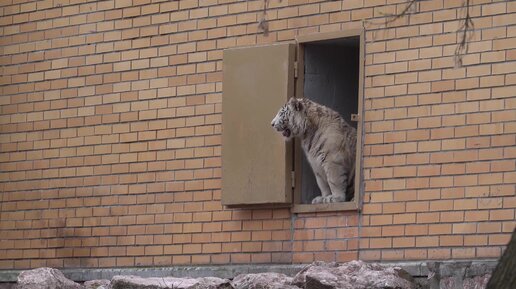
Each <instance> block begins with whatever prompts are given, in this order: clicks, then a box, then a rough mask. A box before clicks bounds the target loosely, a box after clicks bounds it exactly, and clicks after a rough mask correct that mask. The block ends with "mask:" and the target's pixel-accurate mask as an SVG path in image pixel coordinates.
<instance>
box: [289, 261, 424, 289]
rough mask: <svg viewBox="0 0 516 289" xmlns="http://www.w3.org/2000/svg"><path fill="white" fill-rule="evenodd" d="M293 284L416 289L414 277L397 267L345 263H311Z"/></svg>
mask: <svg viewBox="0 0 516 289" xmlns="http://www.w3.org/2000/svg"><path fill="white" fill-rule="evenodd" d="M292 283H293V284H294V285H296V286H299V287H302V288H305V289H391V288H397V289H415V288H416V284H415V282H414V280H413V278H412V277H411V276H410V275H409V274H408V273H407V272H406V271H404V270H403V269H401V268H399V267H386V266H381V265H379V264H374V263H365V262H362V261H351V262H348V263H344V264H337V263H324V262H314V263H312V264H311V265H309V266H307V267H306V268H305V269H303V270H301V272H299V273H298V274H297V275H296V276H295V277H294V279H293V281H292Z"/></svg>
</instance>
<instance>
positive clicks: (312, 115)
mask: <svg viewBox="0 0 516 289" xmlns="http://www.w3.org/2000/svg"><path fill="white" fill-rule="evenodd" d="M271 125H272V127H273V128H275V129H276V130H277V131H278V132H280V133H281V134H282V135H283V137H284V138H285V141H289V140H290V139H292V138H294V137H297V138H300V139H301V146H302V148H303V151H304V153H305V155H306V157H307V159H308V162H309V163H310V166H311V167H312V170H313V172H314V174H315V178H316V181H317V185H318V186H319V188H320V189H321V193H322V196H317V197H315V198H314V199H313V200H312V204H317V203H335V202H344V201H349V200H351V199H353V197H354V179H355V151H356V150H355V148H356V138H357V132H356V129H355V128H353V127H352V126H350V125H349V124H348V123H347V122H346V121H345V120H344V119H343V118H342V117H341V116H340V115H339V113H337V112H336V111H334V110H332V109H331V108H328V107H326V106H324V105H321V104H318V103H316V102H314V101H311V100H309V99H306V98H302V99H296V98H291V99H289V100H288V101H287V103H286V104H285V105H283V107H282V108H281V109H280V110H279V111H278V114H277V115H276V116H275V117H274V119H273V120H272V123H271Z"/></svg>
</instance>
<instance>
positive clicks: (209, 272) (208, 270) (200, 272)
mask: <svg viewBox="0 0 516 289" xmlns="http://www.w3.org/2000/svg"><path fill="white" fill-rule="evenodd" d="M497 262H498V260H493V259H490V260H472V261H424V262H388V263H386V262H384V263H381V264H384V265H395V266H400V267H402V268H403V269H405V270H406V271H407V272H408V273H409V274H410V275H412V276H414V277H426V276H428V274H429V272H435V271H436V270H438V272H436V273H439V275H440V276H441V277H447V276H454V275H456V274H457V272H458V271H459V272H466V275H467V276H476V275H481V274H484V273H486V272H491V271H493V269H494V267H495V266H496V264H497ZM305 266H306V264H272V265H267V264H257V265H220V266H176V267H144V268H143V267H134V268H103V269H91V268H85V269H81V268H74V269H62V270H61V271H62V272H63V274H64V275H65V276H66V277H67V278H69V279H71V280H73V281H77V282H83V281H88V280H95V279H111V278H112V277H113V276H115V275H136V276H140V277H166V276H174V277H192V278H197V277H208V276H214V277H219V278H233V277H235V276H237V275H239V274H249V273H261V272H276V273H283V274H285V275H288V276H293V275H295V274H296V273H297V272H299V271H300V270H301V269H303V268H304V267H305ZM462 270H465V271H462ZM21 271H23V270H0V283H2V282H16V278H17V277H18V274H19V273H20V272H21Z"/></svg>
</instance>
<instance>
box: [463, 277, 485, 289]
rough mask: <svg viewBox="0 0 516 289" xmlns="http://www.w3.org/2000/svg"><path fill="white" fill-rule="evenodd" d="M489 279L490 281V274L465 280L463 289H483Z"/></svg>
mask: <svg viewBox="0 0 516 289" xmlns="http://www.w3.org/2000/svg"><path fill="white" fill-rule="evenodd" d="M489 279H491V274H485V275H483V276H475V277H473V278H466V279H465V280H464V282H463V285H464V289H485V288H486V287H487V282H489Z"/></svg>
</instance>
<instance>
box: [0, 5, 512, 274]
mask: <svg viewBox="0 0 516 289" xmlns="http://www.w3.org/2000/svg"><path fill="white" fill-rule="evenodd" d="M78 2H80V3H78ZM462 2H463V1H462V0H460V1H459V0H446V1H445V0H430V1H422V2H421V3H420V5H419V13H418V14H414V15H412V16H410V17H405V18H403V19H400V20H398V21H395V22H394V23H392V24H391V25H390V26H389V28H387V29H384V28H383V26H382V25H376V24H375V23H381V22H382V21H383V20H382V19H384V18H382V17H384V15H385V13H392V12H395V11H401V10H402V9H403V7H405V4H404V3H405V1H404V0H403V1H402V0H343V1H318V0H313V1H308V0H293V1H288V0H283V1H279V0H270V3H269V10H268V17H267V18H268V19H269V20H270V23H269V28H270V33H269V34H268V35H267V36H264V35H263V34H262V33H260V31H259V30H258V28H257V21H258V20H259V19H260V17H261V10H262V7H263V2H262V1H239V0H219V1H217V0H185V1H183V0H181V1H156V0H153V1H151V0H116V1H113V0H111V1H87V0H85V1H76V0H53V1H50V0H47V1H28V0H27V1H24V0H4V1H1V3H0V36H1V37H0V45H1V46H0V71H1V77H0V130H1V135H0V168H1V169H0V192H1V195H0V210H1V211H0V235H1V236H2V237H1V238H0V269H12V268H29V267H38V266H53V267H68V268H69V267H123V266H152V265H156V266H170V265H179V264H182V265H184V264H227V263H291V262H293V263H305V262H311V261H313V260H315V259H317V260H337V261H347V260H351V259H356V258H361V259H365V260H383V261H387V260H427V259H436V260H446V259H476V258H496V257H498V256H499V255H500V254H501V252H502V250H503V248H504V245H505V244H506V242H507V241H508V240H509V236H510V232H511V231H512V230H513V228H514V227H515V207H516V197H515V194H516V192H515V183H516V173H515V170H516V146H515V145H516V92H515V91H516V25H515V24H516V2H514V1H496V0H493V1H489V0H477V1H471V2H472V7H471V14H472V16H473V21H474V24H475V28H476V32H475V34H474V36H473V39H472V41H471V44H470V47H469V48H470V49H469V52H470V53H469V54H468V55H467V56H466V57H465V58H464V67H462V68H457V69H456V68H454V61H453V54H454V51H455V48H456V43H457V35H456V34H455V31H456V30H457V28H458V26H459V21H458V20H457V18H458V17H461V15H463V12H464V11H463V10H462V9H460V5H461V4H462ZM363 20H367V22H366V23H365V24H364V25H365V26H366V31H367V32H366V67H365V91H364V92H365V101H364V104H365V110H366V112H365V116H364V117H365V122H364V128H365V144H364V149H363V154H364V159H363V162H364V166H363V167H364V170H363V174H364V182H365V185H364V186H365V191H364V192H363V196H364V204H363V209H362V211H361V213H360V214H359V213H358V212H335V213H305V214H298V215H292V214H291V213H290V211H289V209H225V208H223V207H222V206H221V204H220V185H221V181H220V174H221V168H220V166H221V158H220V151H221V146H220V145H221V140H220V131H221V115H220V112H221V109H222V107H221V98H222V82H221V81H222V72H221V71H222V51H223V49H225V48H229V47H235V46H249V45H257V44H263V43H274V42H282V41H291V40H293V39H294V37H295V36H296V35H304V34H310V33H315V32H329V31H337V30H344V29H350V28H360V27H362V26H363V22H362V21H363Z"/></svg>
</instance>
